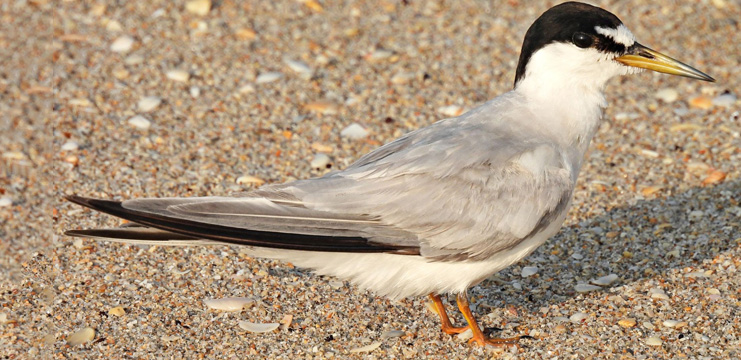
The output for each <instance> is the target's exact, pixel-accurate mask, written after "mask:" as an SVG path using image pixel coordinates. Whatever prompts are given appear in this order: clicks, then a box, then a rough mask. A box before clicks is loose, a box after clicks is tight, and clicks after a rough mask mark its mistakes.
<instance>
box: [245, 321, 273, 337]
mask: <svg viewBox="0 0 741 360" xmlns="http://www.w3.org/2000/svg"><path fill="white" fill-rule="evenodd" d="M279 326H280V324H279V323H267V324H258V323H253V322H249V321H240V322H239V327H240V328H242V330H247V331H249V332H251V333H256V334H262V333H266V332H271V331H273V330H275V329H277V328H278V327H279Z"/></svg>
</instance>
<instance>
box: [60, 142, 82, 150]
mask: <svg viewBox="0 0 741 360" xmlns="http://www.w3.org/2000/svg"><path fill="white" fill-rule="evenodd" d="M79 147H80V146H79V145H77V143H76V142H74V141H67V142H66V143H64V145H62V150H63V151H75V150H77V149H78V148H79Z"/></svg>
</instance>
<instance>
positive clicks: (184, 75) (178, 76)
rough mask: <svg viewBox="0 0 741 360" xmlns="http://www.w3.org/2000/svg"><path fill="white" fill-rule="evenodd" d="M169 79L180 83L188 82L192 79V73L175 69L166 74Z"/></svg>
mask: <svg viewBox="0 0 741 360" xmlns="http://www.w3.org/2000/svg"><path fill="white" fill-rule="evenodd" d="M165 76H167V78H168V79H170V80H173V81H179V82H186V81H188V80H189V79H190V73H188V72H187V71H185V70H179V69H174V70H170V71H168V72H167V73H165Z"/></svg>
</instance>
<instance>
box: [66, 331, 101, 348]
mask: <svg viewBox="0 0 741 360" xmlns="http://www.w3.org/2000/svg"><path fill="white" fill-rule="evenodd" d="M93 338H95V330H93V328H90V327H86V328H84V329H80V330H78V331H77V332H75V333H74V334H72V335H70V336H69V337H67V344H69V345H70V346H76V345H82V344H84V343H86V342H88V341H90V340H92V339H93Z"/></svg>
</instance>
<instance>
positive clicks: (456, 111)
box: [437, 105, 463, 116]
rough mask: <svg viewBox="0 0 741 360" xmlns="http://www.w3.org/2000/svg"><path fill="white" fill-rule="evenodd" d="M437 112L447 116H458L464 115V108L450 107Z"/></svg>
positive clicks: (439, 109) (444, 107)
mask: <svg viewBox="0 0 741 360" xmlns="http://www.w3.org/2000/svg"><path fill="white" fill-rule="evenodd" d="M437 112H439V113H441V114H443V115H445V116H458V115H460V114H463V108H462V107H460V106H458V105H448V106H443V107H440V108H438V109H437Z"/></svg>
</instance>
